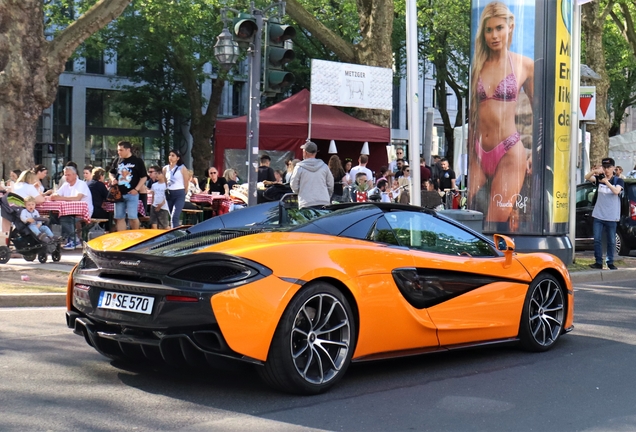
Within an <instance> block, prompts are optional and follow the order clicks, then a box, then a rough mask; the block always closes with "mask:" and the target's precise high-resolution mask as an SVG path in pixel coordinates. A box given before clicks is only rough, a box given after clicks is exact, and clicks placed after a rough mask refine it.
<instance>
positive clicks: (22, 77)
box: [0, 0, 130, 169]
mask: <svg viewBox="0 0 636 432" xmlns="http://www.w3.org/2000/svg"><path fill="white" fill-rule="evenodd" d="M129 3H130V0H100V1H98V2H97V3H95V4H94V5H93V6H92V7H90V8H89V9H88V10H87V11H86V12H85V13H84V14H83V15H81V16H80V17H79V18H78V19H77V20H72V14H71V17H70V18H69V21H72V22H71V23H70V25H68V27H66V28H64V29H63V30H60V31H59V32H58V33H57V34H56V35H55V37H52V38H47V35H45V16H44V4H43V2H42V0H5V1H2V2H0V28H2V34H1V35H0V128H1V130H0V154H2V159H3V163H4V166H5V167H6V169H16V168H27V167H31V166H33V145H34V143H35V137H36V130H37V123H38V119H39V117H40V115H41V113H42V110H44V109H45V108H47V107H49V106H50V105H51V104H52V103H53V101H54V100H55V96H56V94H57V89H58V86H59V77H60V74H61V73H62V72H63V70H64V65H65V63H66V61H67V60H68V58H69V57H70V56H71V54H73V52H74V51H75V49H76V48H77V47H78V46H80V44H81V43H82V42H84V41H85V40H86V39H87V38H88V37H89V36H91V35H92V34H93V33H95V32H97V31H98V30H99V29H101V28H102V27H104V26H105V25H107V24H108V23H109V22H111V21H112V20H113V19H115V18H117V17H118V16H119V15H120V14H121V13H122V11H123V10H124V9H125V8H126V6H128V4H129ZM72 10H73V9H72V8H69V11H72Z"/></svg>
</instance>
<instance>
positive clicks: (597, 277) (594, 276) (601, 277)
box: [570, 268, 636, 283]
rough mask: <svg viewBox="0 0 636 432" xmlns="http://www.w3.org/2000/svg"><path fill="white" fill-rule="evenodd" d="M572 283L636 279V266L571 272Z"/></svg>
mask: <svg viewBox="0 0 636 432" xmlns="http://www.w3.org/2000/svg"><path fill="white" fill-rule="evenodd" d="M570 279H572V283H595V282H614V281H621V280H629V279H636V268H624V269H618V270H609V269H607V270H585V271H578V272H573V273H570Z"/></svg>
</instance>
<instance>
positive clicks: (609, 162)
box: [601, 158, 616, 166]
mask: <svg viewBox="0 0 636 432" xmlns="http://www.w3.org/2000/svg"><path fill="white" fill-rule="evenodd" d="M601 164H603V165H608V166H616V164H615V163H614V159H612V158H605V159H603V161H602V162H601Z"/></svg>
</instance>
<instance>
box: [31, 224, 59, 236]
mask: <svg viewBox="0 0 636 432" xmlns="http://www.w3.org/2000/svg"><path fill="white" fill-rule="evenodd" d="M28 226H29V229H30V230H31V232H32V233H33V234H35V236H36V237H39V236H40V234H46V235H47V236H49V237H53V233H52V232H51V229H50V228H49V227H47V226H46V225H40V226H37V224H34V223H32V224H29V225H28Z"/></svg>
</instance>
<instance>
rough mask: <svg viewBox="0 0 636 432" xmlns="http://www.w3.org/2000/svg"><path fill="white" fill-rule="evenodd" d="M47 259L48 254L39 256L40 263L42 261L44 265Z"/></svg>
mask: <svg viewBox="0 0 636 432" xmlns="http://www.w3.org/2000/svg"><path fill="white" fill-rule="evenodd" d="M46 259H47V258H46V254H38V261H40V262H41V263H42V264H44V263H45V262H46Z"/></svg>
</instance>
